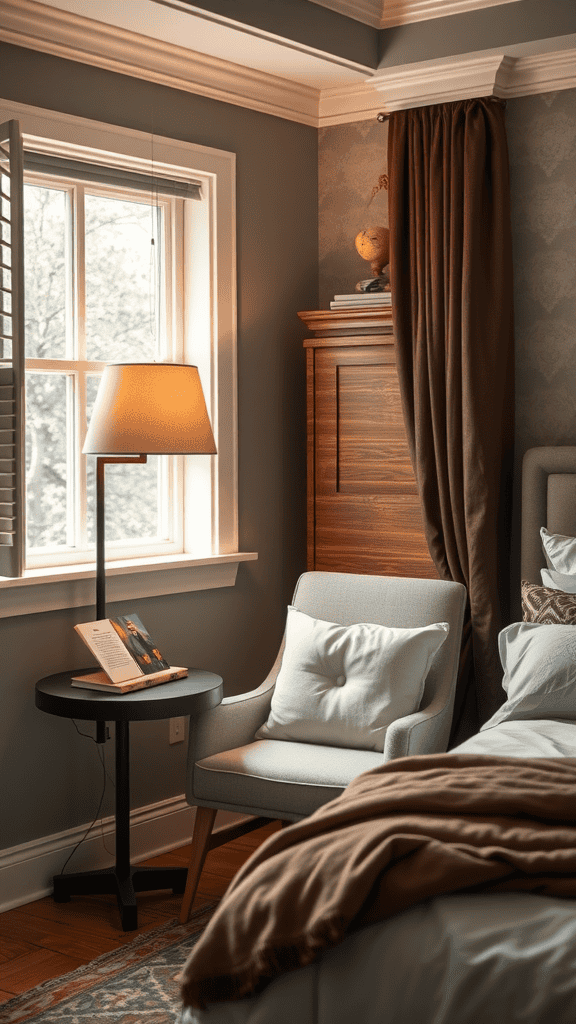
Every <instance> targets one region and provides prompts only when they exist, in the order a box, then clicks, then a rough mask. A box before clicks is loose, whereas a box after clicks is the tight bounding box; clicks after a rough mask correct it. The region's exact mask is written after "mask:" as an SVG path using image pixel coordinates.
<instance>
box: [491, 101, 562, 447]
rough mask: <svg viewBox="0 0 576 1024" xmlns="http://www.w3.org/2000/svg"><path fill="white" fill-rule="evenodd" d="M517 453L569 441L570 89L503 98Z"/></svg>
mask: <svg viewBox="0 0 576 1024" xmlns="http://www.w3.org/2000/svg"><path fill="white" fill-rule="evenodd" d="M507 131H508V145H509V150H510V175H511V192H512V229H513V239H514V309H515V317H516V331H515V333H516V404H517V408H516V443H517V451H518V454H519V455H520V454H522V453H523V452H524V450H525V449H526V448H531V447H533V446H535V445H546V444H576V90H574V89H569V90H566V91H563V92H557V93H547V94H544V95H540V96H527V97H523V98H522V99H516V100H510V101H509V103H508V108H507Z"/></svg>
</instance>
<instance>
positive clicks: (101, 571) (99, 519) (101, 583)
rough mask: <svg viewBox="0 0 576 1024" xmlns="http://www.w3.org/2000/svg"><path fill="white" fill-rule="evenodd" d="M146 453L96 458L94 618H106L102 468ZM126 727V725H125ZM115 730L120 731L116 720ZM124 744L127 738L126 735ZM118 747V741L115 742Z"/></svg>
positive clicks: (102, 729)
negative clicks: (109, 463) (110, 463)
mask: <svg viewBox="0 0 576 1024" xmlns="http://www.w3.org/2000/svg"><path fill="white" fill-rule="evenodd" d="M147 458H148V456H147V455H117V456H108V455H99V456H98V457H97V459H96V618H97V619H105V618H106V568H105V554H104V552H105V540H104V538H105V524H106V517H105V509H104V469H105V467H106V463H107V462H146V461H147ZM126 728H127V727H126ZM116 732H117V734H118V733H119V732H122V729H121V724H120V723H119V722H116ZM105 742H106V722H97V723H96V743H105ZM125 742H126V744H127V742H128V738H127V736H126V740H125ZM117 747H118V743H117Z"/></svg>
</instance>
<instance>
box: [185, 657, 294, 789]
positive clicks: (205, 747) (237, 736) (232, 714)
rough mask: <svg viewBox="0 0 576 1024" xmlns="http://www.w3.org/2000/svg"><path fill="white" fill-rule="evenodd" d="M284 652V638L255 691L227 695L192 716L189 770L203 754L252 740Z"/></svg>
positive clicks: (264, 716) (262, 719)
mask: <svg viewBox="0 0 576 1024" xmlns="http://www.w3.org/2000/svg"><path fill="white" fill-rule="evenodd" d="M283 653H284V641H283V642H282V646H281V647H280V650H279V651H278V654H277V656H276V661H275V662H274V664H273V666H272V668H271V669H270V672H269V673H268V675H267V676H266V679H265V680H264V682H263V683H261V684H260V686H257V687H256V689H255V690H248V692H247V693H238V694H236V695H235V696H234V697H224V699H223V700H222V703H221V704H218V706H217V707H215V708H211V709H210V710H209V711H205V712H204V713H203V714H202V715H198V717H191V718H190V732H189V738H188V772H189V773H190V772H191V771H193V768H194V762H195V761H201V760H202V758H203V757H210V756H211V754H219V753H220V752H221V751H222V750H234V748H235V747H243V746H244V744H246V743H252V740H253V739H254V733H255V732H256V730H257V729H259V728H260V726H261V725H263V724H264V722H265V721H266V719H267V718H268V714H269V712H270V702H271V700H272V694H273V693H274V686H275V685H276V676H277V675H278V672H279V671H280V665H281V664H282V655H283Z"/></svg>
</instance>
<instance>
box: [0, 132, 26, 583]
mask: <svg viewBox="0 0 576 1024" xmlns="http://www.w3.org/2000/svg"><path fill="white" fill-rule="evenodd" d="M24 474H25V468H24V217H23V160H22V140H21V136H20V130H19V126H18V122H17V121H7V122H6V123H5V124H3V125H0V575H1V576H21V575H22V572H23V570H24V537H25V509H26V503H25V490H24V485H25V476H24Z"/></svg>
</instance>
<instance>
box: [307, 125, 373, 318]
mask: <svg viewBox="0 0 576 1024" xmlns="http://www.w3.org/2000/svg"><path fill="white" fill-rule="evenodd" d="M319 136H320V137H319V163H318V190H319V198H318V205H319V211H318V230H319V261H320V282H319V289H320V291H319V296H320V308H321V309H328V308H329V302H330V299H333V298H334V295H339V294H344V295H346V294H348V293H349V292H353V291H354V288H355V286H356V282H357V281H363V280H366V279H367V278H369V277H371V276H372V272H371V270H370V264H369V263H368V262H367V261H366V260H363V259H362V257H361V256H359V255H358V253H357V252H356V248H355V246H354V239H355V238H356V235H357V234H358V232H359V231H362V229H363V228H368V227H374V226H376V225H384V227H387V226H388V194H387V193H386V192H385V191H380V192H378V194H377V195H376V196H375V197H374V199H373V200H372V201H371V202H370V197H371V195H372V189H373V187H374V185H376V184H377V182H378V177H379V175H380V174H383V173H385V171H386V151H387V139H388V125H387V123H386V122H385V123H384V124H381V123H380V122H379V121H377V120H376V118H374V120H373V121H357V122H355V123H354V124H343V125H335V126H334V127H332V128H321V129H320V132H319Z"/></svg>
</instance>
